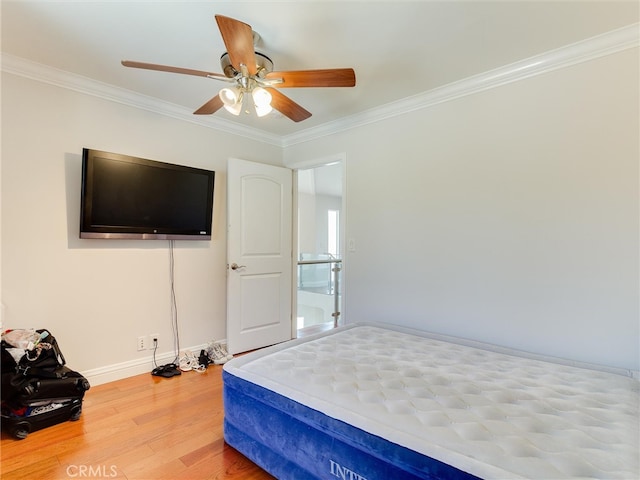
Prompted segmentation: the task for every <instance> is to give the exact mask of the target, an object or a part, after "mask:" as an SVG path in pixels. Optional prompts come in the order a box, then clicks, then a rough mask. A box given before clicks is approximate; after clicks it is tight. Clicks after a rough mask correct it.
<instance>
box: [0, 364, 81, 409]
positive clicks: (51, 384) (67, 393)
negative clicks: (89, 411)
mask: <svg viewBox="0 0 640 480" xmlns="http://www.w3.org/2000/svg"><path fill="white" fill-rule="evenodd" d="M53 374H55V377H54V376H44V377H40V376H33V375H26V376H23V375H12V374H3V375H2V392H3V393H2V397H3V400H4V401H6V402H9V403H19V404H22V405H27V404H28V403H29V402H33V401H38V400H47V399H48V400H51V401H60V400H68V399H71V398H82V397H84V392H86V391H87V390H89V381H88V380H87V379H86V378H85V377H84V376H82V374H80V373H78V372H76V371H74V370H71V369H70V368H69V367H58V368H56V369H55V370H53V371H52V375H53Z"/></svg>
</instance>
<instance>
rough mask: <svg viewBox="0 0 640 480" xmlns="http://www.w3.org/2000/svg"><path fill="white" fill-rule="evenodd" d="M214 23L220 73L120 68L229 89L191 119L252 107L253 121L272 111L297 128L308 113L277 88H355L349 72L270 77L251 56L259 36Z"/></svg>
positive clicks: (265, 63)
mask: <svg viewBox="0 0 640 480" xmlns="http://www.w3.org/2000/svg"><path fill="white" fill-rule="evenodd" d="M215 18H216V22H217V23H218V28H219V29H220V34H221V35H222V39H223V40H224V44H225V47H226V49H227V51H226V52H225V53H224V54H223V55H222V57H221V58H220V65H221V67H222V71H223V72H224V73H213V72H205V71H202V70H192V69H189V68H180V67H172V66H168V65H157V64H154V63H143V62H134V61H130V60H123V61H122V65H124V66H125V67H133V68H143V69H147V70H159V71H162V72H171V73H180V74H185V75H195V76H199V77H206V78H212V79H214V80H221V81H224V82H228V83H230V84H231V86H230V87H225V88H223V89H221V90H220V92H219V93H218V95H216V96H215V97H213V98H212V99H211V100H209V101H208V102H207V103H205V104H204V105H202V106H201V107H200V108H199V109H197V110H196V111H195V112H193V113H194V114H196V115H208V114H212V113H215V112H217V111H218V110H219V109H220V108H222V107H224V108H225V109H226V110H228V111H229V112H231V113H233V114H234V115H239V114H240V112H241V111H242V109H243V104H244V103H245V102H250V101H253V104H254V107H255V111H256V114H257V115H258V116H259V117H261V116H264V115H266V114H268V113H269V112H270V111H271V110H272V109H276V110H278V111H279V112H280V113H282V114H283V115H285V116H286V117H288V118H290V119H291V120H293V121H294V122H300V121H302V120H305V119H307V118H309V117H310V116H311V112H309V111H307V110H305V109H304V108H303V107H302V106H300V105H298V104H297V103H296V102H294V101H293V100H291V99H290V98H289V97H287V96H286V95H284V94H283V93H281V92H280V91H279V89H280V88H300V87H353V86H355V84H356V75H355V72H354V70H353V69H352V68H333V69H323V70H291V71H273V62H272V61H271V59H270V58H269V57H267V56H266V55H263V54H262V53H259V52H256V51H255V44H256V43H257V41H258V40H259V35H257V34H256V33H255V32H254V31H253V30H252V28H251V26H250V25H248V24H246V23H244V22H241V21H239V20H235V19H233V18H229V17H225V16H222V15H216V16H215Z"/></svg>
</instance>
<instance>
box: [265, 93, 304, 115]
mask: <svg viewBox="0 0 640 480" xmlns="http://www.w3.org/2000/svg"><path fill="white" fill-rule="evenodd" d="M267 90H268V91H269V93H270V94H271V106H272V107H273V108H275V109H276V110H278V111H279V112H280V113H282V114H283V115H284V116H285V117H289V118H290V119H291V120H293V121H294V122H301V121H302V120H306V119H307V118H309V117H310V116H311V112H308V111H307V110H305V109H304V108H302V107H301V106H300V105H298V104H297V103H296V102H294V101H293V100H291V99H290V98H289V97H287V96H286V95H284V94H283V93H281V92H279V91H278V90H276V89H275V88H271V87H268V88H267Z"/></svg>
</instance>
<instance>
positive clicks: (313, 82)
mask: <svg viewBox="0 0 640 480" xmlns="http://www.w3.org/2000/svg"><path fill="white" fill-rule="evenodd" d="M266 78H267V80H274V79H278V78H281V79H282V80H283V82H282V83H277V84H274V85H272V86H273V87H276V88H295V87H353V86H355V84H356V72H354V70H353V68H332V69H325V70H292V71H287V72H270V73H268V74H267V75H266Z"/></svg>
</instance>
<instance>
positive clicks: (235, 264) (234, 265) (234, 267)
mask: <svg viewBox="0 0 640 480" xmlns="http://www.w3.org/2000/svg"><path fill="white" fill-rule="evenodd" d="M244 267H246V265H238V264H237V263H236V262H233V263H232V264H231V270H238V269H239V268H244Z"/></svg>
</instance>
